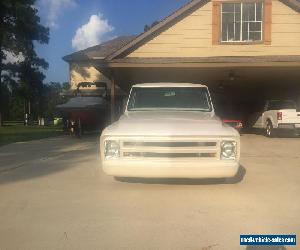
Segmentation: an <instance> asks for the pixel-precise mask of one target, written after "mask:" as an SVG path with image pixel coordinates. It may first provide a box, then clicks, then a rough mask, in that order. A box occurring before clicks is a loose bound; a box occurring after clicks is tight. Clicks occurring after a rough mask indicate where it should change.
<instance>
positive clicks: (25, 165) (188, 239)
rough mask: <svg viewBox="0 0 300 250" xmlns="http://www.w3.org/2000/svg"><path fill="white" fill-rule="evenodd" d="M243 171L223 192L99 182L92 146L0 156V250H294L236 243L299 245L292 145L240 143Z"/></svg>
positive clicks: (187, 185)
mask: <svg viewBox="0 0 300 250" xmlns="http://www.w3.org/2000/svg"><path fill="white" fill-rule="evenodd" d="M241 163H242V167H241V171H240V172H239V175H238V176H237V177H236V178H235V179H233V180H229V181H225V182H222V181H221V182H220V181H216V180H193V181H187V180H146V181H143V180H138V179H135V180H132V181H130V182H126V180H123V181H116V180H114V179H113V178H111V177H108V176H105V175H104V174H103V173H102V171H101V169H100V166H99V163H98V138H97V137H96V136H89V137H86V138H84V139H82V140H78V139H74V138H73V139H72V138H69V137H59V138H53V139H47V140H40V141H34V142H26V143H17V144H11V145H8V146H5V147H1V148H0V249H1V250H2V249H30V250H34V249H195V250H199V249H200V250H201V249H202V250H204V249H205V250H208V249H213V250H215V249H221V250H223V249H224V250H227V249H228V250H235V249H247V250H250V249H297V248H288V247H286V248H250V247H248V248H245V247H240V246H239V236H240V234H290V233H293V234H294V233H296V234H298V237H299V236H300V199H299V196H300V139H299V138H286V139H284V138H280V139H267V138H264V137H262V136H258V135H244V136H242V158H241ZM298 249H299V247H298Z"/></svg>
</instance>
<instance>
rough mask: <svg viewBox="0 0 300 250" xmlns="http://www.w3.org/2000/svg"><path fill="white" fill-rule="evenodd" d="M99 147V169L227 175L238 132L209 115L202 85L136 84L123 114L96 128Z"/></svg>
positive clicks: (234, 164) (125, 173)
mask: <svg viewBox="0 0 300 250" xmlns="http://www.w3.org/2000/svg"><path fill="white" fill-rule="evenodd" d="M100 153H101V164H102V167H103V170H104V172H105V173H106V174H108V175H112V176H117V177H148V178H152V177H153V178H155V177H166V178H210V177H213V178H224V177H233V176H234V175H235V174H236V173H237V171H238V168H239V158H240V135H239V133H238V132H237V131H236V130H235V129H234V128H232V127H229V126H228V125H225V124H223V123H222V121H221V120H220V119H219V118H218V117H216V116H215V112H214V107H213V105H212V102H211V98H210V94H209V91H208V88H207V87H206V86H204V85H201V84H191V83H148V84H137V85H134V86H133V87H132V89H131V92H130V96H129V99H128V102H127V107H126V110H125V113H124V115H123V116H122V117H121V118H120V119H119V121H117V122H115V123H113V124H112V125H110V126H109V127H107V128H106V129H105V130H104V131H103V132H102V135H101V139H100Z"/></svg>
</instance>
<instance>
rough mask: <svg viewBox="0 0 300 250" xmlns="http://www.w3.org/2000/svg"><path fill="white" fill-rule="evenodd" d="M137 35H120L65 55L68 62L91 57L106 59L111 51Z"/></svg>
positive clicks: (64, 58) (85, 59)
mask: <svg viewBox="0 0 300 250" xmlns="http://www.w3.org/2000/svg"><path fill="white" fill-rule="evenodd" d="M135 37H136V36H120V37H117V38H114V39H112V40H110V41H107V42H105V43H102V44H99V45H96V46H93V47H90V48H87V49H84V50H80V51H77V52H75V53H72V54H70V55H67V56H65V57H63V60H65V61H66V62H72V61H87V60H90V59H95V58H97V59H104V58H105V57H107V56H108V55H110V54H111V53H113V52H115V51H117V50H118V49H120V48H122V47H123V46H125V45H126V44H127V43H129V42H131V41H132V40H133V39H134V38H135Z"/></svg>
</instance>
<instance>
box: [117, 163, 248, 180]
mask: <svg viewBox="0 0 300 250" xmlns="http://www.w3.org/2000/svg"><path fill="white" fill-rule="evenodd" d="M245 175H246V169H245V168H244V167H243V166H240V168H239V170H238V173H237V174H236V176H234V177H232V178H218V179H217V178H213V179H212V178H211V179H179V178H173V179H170V178H131V177H130V178H129V177H115V180H117V181H119V182H127V183H140V184H165V185H219V184H237V183H239V182H241V181H243V179H244V177H245Z"/></svg>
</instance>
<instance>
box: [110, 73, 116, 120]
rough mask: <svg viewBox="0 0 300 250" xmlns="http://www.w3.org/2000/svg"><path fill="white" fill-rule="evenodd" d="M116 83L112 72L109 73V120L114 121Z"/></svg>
mask: <svg viewBox="0 0 300 250" xmlns="http://www.w3.org/2000/svg"><path fill="white" fill-rule="evenodd" d="M115 98H116V83H115V77H114V74H113V72H112V74H111V89H110V120H111V122H114V121H115V119H116V113H115V103H116V100H115Z"/></svg>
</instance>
